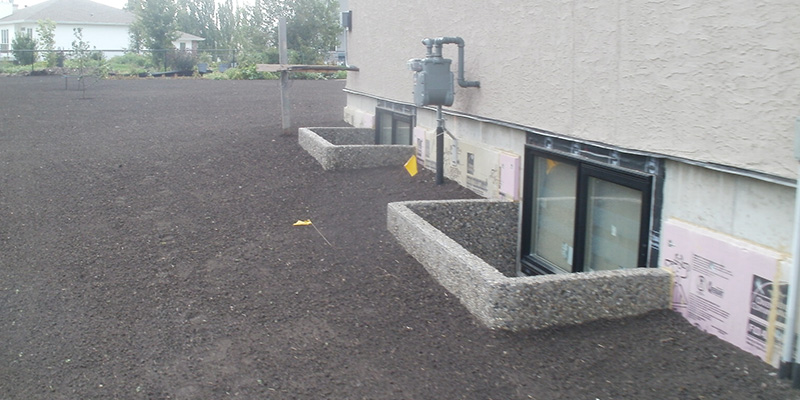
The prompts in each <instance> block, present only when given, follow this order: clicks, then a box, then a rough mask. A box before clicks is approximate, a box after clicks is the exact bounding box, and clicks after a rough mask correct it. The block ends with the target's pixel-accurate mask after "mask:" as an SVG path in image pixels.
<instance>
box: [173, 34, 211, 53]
mask: <svg viewBox="0 0 800 400" xmlns="http://www.w3.org/2000/svg"><path fill="white" fill-rule="evenodd" d="M177 34H178V35H179V36H178V38H177V39H175V41H173V42H172V44H173V46H175V49H177V50H180V51H189V52H192V53H197V49H198V45H199V44H200V42H202V41H204V40H205V39H204V38H201V37H200V36H195V35H191V34H188V33H186V32H180V31H178V33H177Z"/></svg>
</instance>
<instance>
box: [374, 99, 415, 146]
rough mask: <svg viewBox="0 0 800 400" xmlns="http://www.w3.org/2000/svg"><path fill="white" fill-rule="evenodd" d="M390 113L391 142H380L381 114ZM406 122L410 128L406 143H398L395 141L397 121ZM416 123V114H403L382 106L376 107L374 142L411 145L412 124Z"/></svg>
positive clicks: (412, 138) (412, 135)
mask: <svg viewBox="0 0 800 400" xmlns="http://www.w3.org/2000/svg"><path fill="white" fill-rule="evenodd" d="M387 114H388V115H391V117H392V143H381V142H380V132H381V128H383V126H381V120H382V119H383V118H381V117H382V116H383V115H387ZM398 121H401V122H406V123H408V126H409V128H410V132H409V135H408V143H398V142H397V122H398ZM415 125H416V116H415V115H412V114H405V113H399V112H397V111H393V110H388V109H384V108H376V109H375V144H402V145H411V144H413V143H414V126H415Z"/></svg>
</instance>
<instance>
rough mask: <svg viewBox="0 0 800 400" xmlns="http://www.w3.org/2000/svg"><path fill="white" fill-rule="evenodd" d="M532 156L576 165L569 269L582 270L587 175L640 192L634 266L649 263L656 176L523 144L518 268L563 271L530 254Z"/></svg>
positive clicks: (538, 272) (533, 272)
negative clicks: (637, 249)
mask: <svg viewBox="0 0 800 400" xmlns="http://www.w3.org/2000/svg"><path fill="white" fill-rule="evenodd" d="M536 157H544V158H548V159H552V160H554V161H559V162H564V163H568V164H571V165H574V166H576V167H577V170H578V174H577V178H576V180H575V181H576V182H575V185H576V187H575V201H576V203H575V222H574V225H573V228H572V229H573V258H572V271H570V272H571V273H576V272H583V271H584V261H585V251H586V238H585V232H586V228H587V223H588V222H587V214H588V206H589V204H588V202H589V196H588V186H589V180H590V178H598V179H601V180H603V181H607V182H611V183H615V184H618V185H622V186H625V187H629V188H632V189H634V190H638V191H640V192H642V207H641V208H642V210H641V215H640V227H639V252H638V258H637V266H636V267H637V268H646V267H648V266H651V265H649V264H651V257H652V255H653V251H651V240H650V235H651V232H652V231H653V220H654V219H655V217H656V216H657V214H658V213H656V212H655V210H654V208H653V205H654V204H656V202H655V200H656V199H655V197H656V188H657V182H656V176H655V175H653V174H647V173H643V172H640V171H635V170H630V169H625V168H619V167H617V166H614V165H613V164H603V163H599V162H596V161H593V160H591V159H587V158H585V157H580V156H574V155H572V154H565V153H562V152H558V151H551V150H548V149H542V148H536V147H533V146H530V145H527V146H526V148H525V163H524V167H523V170H524V183H523V198H522V215H521V217H522V218H521V226H520V229H521V234H520V246H519V247H520V248H519V253H520V254H519V261H520V271H521V272H522V273H523V274H526V275H546V274H555V273H563V270H562V269H561V268H558V267H556V266H554V265H553V264H552V263H550V262H548V261H547V260H545V259H544V258H542V257H539V256H536V255H534V254H531V249H532V247H533V246H532V243H531V238H532V230H531V229H532V224H533V220H534V219H533V207H532V205H533V202H534V201H535V200H536V199H534V198H533V194H534V184H535V182H533V180H534V179H533V177H535V176H536V175H535V172H536V171H534V166H535V159H536Z"/></svg>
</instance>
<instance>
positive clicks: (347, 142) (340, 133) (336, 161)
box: [297, 128, 415, 170]
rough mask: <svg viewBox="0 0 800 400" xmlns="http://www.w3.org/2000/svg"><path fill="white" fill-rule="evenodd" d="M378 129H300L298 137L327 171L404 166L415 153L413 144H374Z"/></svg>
mask: <svg viewBox="0 0 800 400" xmlns="http://www.w3.org/2000/svg"><path fill="white" fill-rule="evenodd" d="M317 132H319V133H317ZM374 132H375V131H374V130H372V129H363V128H300V129H299V131H298V133H297V138H298V142H299V143H300V146H301V147H302V148H303V149H305V150H306V151H307V152H308V153H309V154H311V156H313V157H314V158H315V159H316V160H317V161H318V162H319V163H320V165H322V168H323V169H325V170H337V169H359V168H371V167H385V166H392V165H396V166H402V165H403V164H405V162H406V161H408V159H409V158H410V157H411V156H412V155H414V152H415V149H414V146H411V145H408V146H404V145H376V144H374V143H375V133H374Z"/></svg>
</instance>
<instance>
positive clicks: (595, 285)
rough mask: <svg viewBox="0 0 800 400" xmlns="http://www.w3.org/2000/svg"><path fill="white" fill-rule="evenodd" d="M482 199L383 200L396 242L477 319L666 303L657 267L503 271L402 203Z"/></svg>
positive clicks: (575, 319) (620, 312)
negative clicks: (563, 271) (534, 273)
mask: <svg viewBox="0 0 800 400" xmlns="http://www.w3.org/2000/svg"><path fill="white" fill-rule="evenodd" d="M467 202H476V203H481V202H490V201H489V200H445V201H436V202H416V201H411V202H399V203H390V204H389V205H388V209H387V226H388V229H389V231H390V232H392V234H393V235H394V236H395V237H396V238H397V240H398V241H399V242H400V243H401V244H402V246H403V247H404V248H405V249H406V250H407V251H408V252H409V253H410V254H411V255H412V256H413V257H414V258H416V259H417V260H418V261H419V262H420V263H421V264H422V265H423V266H424V267H425V268H426V269H427V270H428V272H429V273H430V274H431V275H432V276H433V277H434V278H435V279H436V280H437V281H438V282H439V283H440V284H441V285H442V286H444V287H445V288H446V289H447V290H448V291H450V292H451V293H453V294H454V295H456V296H457V297H458V298H459V299H460V301H461V303H462V304H463V305H464V306H465V307H467V309H468V310H469V311H470V312H471V313H472V314H473V315H474V316H475V317H476V318H477V319H478V320H480V321H481V322H482V323H483V324H484V325H486V326H487V327H489V328H493V329H505V330H511V331H518V330H525V329H541V328H547V327H551V326H560V325H574V324H581V323H585V322H589V321H593V320H597V319H609V318H622V317H628V316H634V315H639V314H644V313H646V312H649V311H652V310H660V309H667V308H669V306H670V287H671V277H670V274H669V273H668V272H666V271H664V270H661V269H651V268H647V269H644V268H638V269H628V270H618V271H603V272H592V273H577V274H562V275H543V276H525V277H508V276H504V275H503V274H501V273H500V272H499V271H498V270H497V269H496V268H494V267H492V266H491V265H489V264H487V263H486V262H485V261H483V260H482V259H480V258H479V257H477V256H475V255H474V254H472V253H470V252H469V251H468V250H467V249H465V248H464V247H462V246H461V245H459V244H458V243H456V242H455V241H454V240H452V239H451V238H449V237H448V236H446V235H444V234H443V233H442V232H441V231H439V230H438V229H436V228H435V227H434V226H433V225H431V224H430V223H428V222H427V221H426V220H425V219H423V218H422V217H420V216H419V215H417V214H416V213H414V212H413V211H412V210H411V209H410V208H409V207H415V206H416V207H419V206H426V205H430V204H431V203H437V205H438V206H446V205H447V204H453V205H454V206H457V207H458V206H463V204H464V203H467Z"/></svg>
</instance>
